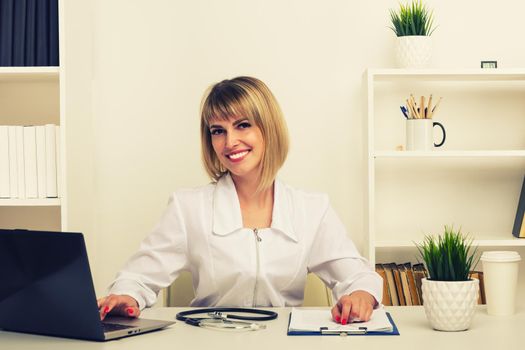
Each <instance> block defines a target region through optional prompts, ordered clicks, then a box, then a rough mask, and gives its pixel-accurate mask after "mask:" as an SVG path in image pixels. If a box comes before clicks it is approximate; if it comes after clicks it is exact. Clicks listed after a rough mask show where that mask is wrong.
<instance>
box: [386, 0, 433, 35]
mask: <svg viewBox="0 0 525 350" xmlns="http://www.w3.org/2000/svg"><path fill="white" fill-rule="evenodd" d="M433 17H434V14H433V12H432V11H429V10H428V9H427V7H426V6H425V5H423V3H422V2H421V0H419V1H416V0H414V1H412V3H411V4H406V5H403V4H399V11H398V12H396V11H394V10H392V9H390V19H391V21H392V26H391V27H390V29H392V30H393V31H394V33H396V35H397V36H408V35H423V36H430V35H431V34H432V33H433V32H434V30H435V29H436V28H435V27H433V22H434V18H433Z"/></svg>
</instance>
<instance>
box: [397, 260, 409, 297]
mask: <svg viewBox="0 0 525 350" xmlns="http://www.w3.org/2000/svg"><path fill="white" fill-rule="evenodd" d="M397 269H398V271H399V279H400V280H401V288H402V292H403V300H404V301H405V305H407V306H411V305H412V297H411V296H410V288H408V276H407V268H406V266H405V265H404V264H398V265H397ZM398 293H399V291H398Z"/></svg>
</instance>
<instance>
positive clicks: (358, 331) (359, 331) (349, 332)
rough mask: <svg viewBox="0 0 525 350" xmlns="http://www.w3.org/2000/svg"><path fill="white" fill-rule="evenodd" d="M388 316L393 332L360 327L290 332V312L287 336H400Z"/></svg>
mask: <svg viewBox="0 0 525 350" xmlns="http://www.w3.org/2000/svg"><path fill="white" fill-rule="evenodd" d="M386 316H387V317H388V321H390V323H391V324H392V330H391V331H376V330H374V331H372V330H370V331H369V330H367V329H366V327H358V328H355V329H346V330H342V329H329V328H328V327H320V328H319V331H297V330H292V331H291V330H290V321H291V320H292V313H291V312H290V315H289V317H288V329H287V332H286V334H287V335H292V336H293V335H299V336H300V335H338V336H363V335H365V336H366V335H380V336H383V335H400V334H399V330H398V328H397V326H396V324H395V322H394V320H393V319H392V316H391V315H390V313H389V312H387V313H386Z"/></svg>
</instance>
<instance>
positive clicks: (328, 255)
mask: <svg viewBox="0 0 525 350" xmlns="http://www.w3.org/2000/svg"><path fill="white" fill-rule="evenodd" d="M258 236H259V238H260V240H258V239H257V237H256V235H255V233H254V231H253V229H252V228H245V227H243V223H242V216H241V209H240V205H239V200H238V197H237V192H236V190H235V185H234V183H233V181H232V178H231V177H230V176H229V175H225V176H223V177H222V178H221V179H220V180H219V181H218V183H216V184H209V185H207V186H203V187H200V188H196V189H185V190H179V191H176V192H175V193H173V194H172V195H171V196H170V200H169V204H168V207H167V209H166V211H165V212H164V214H163V216H162V218H161V220H160V222H159V223H158V225H157V226H156V228H155V229H154V230H153V232H152V233H151V234H150V235H149V236H147V237H146V238H145V239H144V241H143V242H142V243H141V245H140V249H139V251H138V252H137V253H136V254H135V255H133V256H132V257H131V258H130V260H129V261H128V262H127V264H126V265H125V267H124V268H123V269H122V270H121V271H120V272H119V273H118V275H117V278H116V279H115V281H114V282H113V283H112V285H111V286H110V289H109V292H110V293H113V294H127V295H130V296H132V297H134V298H135V299H136V300H137V301H138V303H139V307H140V308H141V309H142V308H144V307H146V306H151V305H152V304H154V302H155V300H156V298H157V294H158V292H159V290H160V289H161V288H164V287H167V286H169V285H170V284H171V283H172V282H173V281H174V280H175V279H176V278H177V277H178V275H179V273H180V272H181V271H184V270H187V271H190V272H191V273H192V275H193V287H194V290H195V299H193V301H192V302H191V305H192V306H242V307H246V306H275V307H283V306H300V305H301V303H302V301H303V297H304V287H305V283H306V275H307V273H308V272H313V273H315V274H316V275H317V276H319V277H320V278H321V279H322V280H323V281H324V282H325V284H326V285H327V286H328V287H329V288H331V289H332V292H333V295H334V298H335V299H334V300H338V299H339V297H341V296H342V295H344V294H350V293H352V292H353V291H355V290H365V291H367V292H369V293H370V294H372V295H373V296H374V297H375V299H376V300H377V301H380V300H381V297H382V286H383V284H382V280H381V277H380V276H379V275H378V274H376V273H375V272H374V270H373V269H372V268H371V267H370V265H369V263H368V262H367V261H366V260H365V259H364V258H363V257H361V256H360V254H359V253H358V251H357V249H356V248H355V246H354V244H353V242H352V241H351V240H350V239H349V238H348V236H347V233H346V230H345V228H344V226H343V224H342V223H341V221H340V220H339V218H338V217H337V215H336V213H335V212H334V210H333V209H332V207H331V206H330V204H329V202H328V197H327V196H326V195H324V194H314V193H308V192H304V191H300V190H297V189H294V188H292V187H290V186H287V185H285V184H283V183H282V182H280V181H279V180H276V181H275V186H274V208H273V215H272V224H271V227H269V228H259V229H258Z"/></svg>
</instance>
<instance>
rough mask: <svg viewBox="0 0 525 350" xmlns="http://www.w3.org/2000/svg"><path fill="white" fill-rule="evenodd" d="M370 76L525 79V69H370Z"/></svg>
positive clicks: (433, 79)
mask: <svg viewBox="0 0 525 350" xmlns="http://www.w3.org/2000/svg"><path fill="white" fill-rule="evenodd" d="M368 76H369V77H371V78H373V79H375V80H377V81H380V80H384V81H387V80H388V81H391V80H419V81H421V80H431V81H439V80H443V81H445V80H446V81H454V80H458V81H498V80H499V81H510V80H525V69H500V68H496V69H481V68H474V69H369V70H368Z"/></svg>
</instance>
